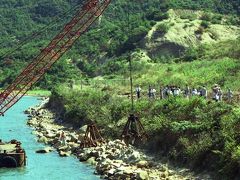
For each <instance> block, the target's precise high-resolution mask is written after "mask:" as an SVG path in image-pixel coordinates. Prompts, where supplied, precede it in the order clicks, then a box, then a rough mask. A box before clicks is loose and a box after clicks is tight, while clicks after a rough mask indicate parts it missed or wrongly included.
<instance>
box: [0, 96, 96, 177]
mask: <svg viewBox="0 0 240 180" xmlns="http://www.w3.org/2000/svg"><path fill="white" fill-rule="evenodd" d="M39 102H40V101H39V100H38V99H37V98H36V97H29V96H25V97H24V98H23V99H22V100H20V101H19V102H18V103H17V104H16V105H15V106H13V107H12V109H10V110H9V111H8V112H7V113H6V114H5V116H4V117H0V139H2V140H3V141H10V140H11V139H17V140H19V141H21V142H22V147H23V148H24V149H25V150H26V153H27V157H28V159H27V166H26V167H24V168H17V169H6V168H2V169H0V180H84V179H85V180H96V179H99V177H98V176H95V175H93V171H94V169H93V168H91V167H89V166H87V165H86V164H82V163H80V162H79V161H78V159H77V158H74V157H67V158H61V157H59V156H58V154H57V153H56V152H51V153H49V154H36V153H35V151H36V150H39V149H41V148H43V147H44V145H43V144H39V143H37V142H36V137H35V135H32V134H31V132H32V129H31V128H30V127H28V126H27V125H26V121H27V116H26V115H25V114H24V113H23V111H24V110H26V109H27V108H29V107H30V106H34V105H37V104H38V103H39Z"/></svg>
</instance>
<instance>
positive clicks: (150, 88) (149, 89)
mask: <svg viewBox="0 0 240 180" xmlns="http://www.w3.org/2000/svg"><path fill="white" fill-rule="evenodd" d="M148 97H149V99H150V98H151V97H152V87H151V85H149V86H148Z"/></svg>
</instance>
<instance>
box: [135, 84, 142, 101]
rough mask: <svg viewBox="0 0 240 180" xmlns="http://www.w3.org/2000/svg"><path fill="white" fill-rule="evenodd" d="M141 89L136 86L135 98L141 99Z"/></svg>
mask: <svg viewBox="0 0 240 180" xmlns="http://www.w3.org/2000/svg"><path fill="white" fill-rule="evenodd" d="M141 90H142V89H141V88H140V86H139V85H138V86H137V88H136V94H137V98H138V99H139V98H140V97H141Z"/></svg>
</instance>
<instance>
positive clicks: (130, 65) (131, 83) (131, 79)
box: [129, 57, 134, 113]
mask: <svg viewBox="0 0 240 180" xmlns="http://www.w3.org/2000/svg"><path fill="white" fill-rule="evenodd" d="M129 70H130V86H131V102H132V108H131V110H132V113H133V112H134V101H133V78H132V60H131V57H130V58H129Z"/></svg>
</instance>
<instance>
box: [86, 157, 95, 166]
mask: <svg viewBox="0 0 240 180" xmlns="http://www.w3.org/2000/svg"><path fill="white" fill-rule="evenodd" d="M86 163H88V164H91V165H93V166H95V165H96V164H97V162H96V160H95V157H91V158H89V159H88V160H87V161H86Z"/></svg>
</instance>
